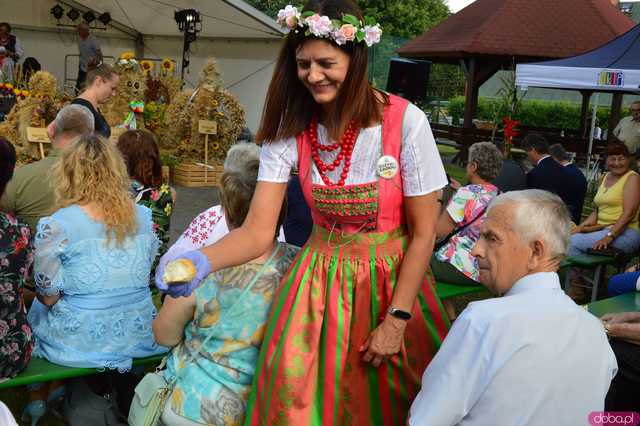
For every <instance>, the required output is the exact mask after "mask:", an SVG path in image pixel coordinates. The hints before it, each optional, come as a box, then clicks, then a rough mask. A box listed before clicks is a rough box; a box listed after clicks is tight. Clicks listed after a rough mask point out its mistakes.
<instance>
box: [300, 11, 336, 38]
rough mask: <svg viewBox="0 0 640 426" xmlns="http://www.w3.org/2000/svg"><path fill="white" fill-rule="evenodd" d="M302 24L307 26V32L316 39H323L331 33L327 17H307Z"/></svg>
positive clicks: (330, 25) (316, 15)
mask: <svg viewBox="0 0 640 426" xmlns="http://www.w3.org/2000/svg"><path fill="white" fill-rule="evenodd" d="M304 22H305V23H306V24H307V25H308V26H309V31H310V32H311V34H313V35H314V36H316V37H324V36H326V35H328V34H330V33H331V29H332V28H331V27H332V24H331V19H329V17H328V16H320V15H318V14H317V13H316V14H313V15H311V16H309V17H308V18H307V19H305V20H304Z"/></svg>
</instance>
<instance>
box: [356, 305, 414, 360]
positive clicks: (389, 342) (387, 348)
mask: <svg viewBox="0 0 640 426" xmlns="http://www.w3.org/2000/svg"><path fill="white" fill-rule="evenodd" d="M406 327H407V322H406V321H404V320H401V319H399V318H395V317H393V316H391V315H387V316H386V317H385V319H384V321H382V323H381V324H380V325H379V326H378V327H376V329H375V330H373V331H372V332H371V334H370V335H369V337H368V338H367V340H366V341H365V342H364V344H363V345H362V346H361V347H360V352H364V353H365V354H364V356H363V357H362V359H363V360H364V361H365V362H370V363H371V364H373V366H374V367H376V368H377V367H379V366H380V364H382V362H383V361H384V360H385V359H386V358H389V357H391V356H393V355H395V354H397V353H398V352H400V349H401V348H402V344H403V341H404V330H405V328H406Z"/></svg>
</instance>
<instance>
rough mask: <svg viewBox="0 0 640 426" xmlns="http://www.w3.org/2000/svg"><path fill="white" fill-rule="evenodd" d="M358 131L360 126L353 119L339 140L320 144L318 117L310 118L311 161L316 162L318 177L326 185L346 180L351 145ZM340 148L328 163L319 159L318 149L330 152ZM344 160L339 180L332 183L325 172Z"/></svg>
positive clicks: (356, 137)
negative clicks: (328, 143) (329, 143)
mask: <svg viewBox="0 0 640 426" xmlns="http://www.w3.org/2000/svg"><path fill="white" fill-rule="evenodd" d="M359 133H360V128H359V127H358V126H357V125H356V123H355V121H354V120H351V122H350V123H349V126H348V127H347V130H345V132H344V134H343V135H342V138H340V142H336V143H333V144H331V145H321V144H320V143H319V142H318V119H317V118H315V117H314V118H313V119H311V123H309V137H310V139H311V158H313V162H314V163H316V167H317V168H318V172H319V173H320V177H321V178H322V181H323V182H324V183H325V185H327V186H344V182H345V181H346V180H347V175H348V174H349V168H350V167H351V154H352V153H353V147H354V146H355V144H356V139H358V134H359ZM338 148H340V151H339V152H338V154H337V155H336V158H335V160H333V162H332V163H330V164H325V163H324V162H323V161H322V160H321V159H320V155H319V154H318V151H319V150H320V151H327V152H332V151H335V150H337V149H338ZM342 160H344V165H343V166H342V173H340V180H339V181H338V183H333V182H331V180H330V179H329V177H328V176H327V172H331V171H333V170H335V169H336V167H338V166H339V165H340V163H341V162H342Z"/></svg>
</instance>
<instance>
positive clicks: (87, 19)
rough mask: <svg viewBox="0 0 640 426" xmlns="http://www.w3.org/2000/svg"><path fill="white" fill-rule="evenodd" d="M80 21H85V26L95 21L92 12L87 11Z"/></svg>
mask: <svg viewBox="0 0 640 426" xmlns="http://www.w3.org/2000/svg"><path fill="white" fill-rule="evenodd" d="M82 19H84V21H85V22H86V23H87V24H90V23H92V22H93V21H95V20H96V15H95V14H94V13H93V12H92V11H90V10H87V11H86V12H85V13H84V14H83V15H82Z"/></svg>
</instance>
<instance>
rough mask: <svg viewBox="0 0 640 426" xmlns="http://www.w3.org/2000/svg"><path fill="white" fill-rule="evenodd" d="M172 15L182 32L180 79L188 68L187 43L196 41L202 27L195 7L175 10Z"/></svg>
mask: <svg viewBox="0 0 640 426" xmlns="http://www.w3.org/2000/svg"><path fill="white" fill-rule="evenodd" d="M173 17H174V18H175V20H176V23H177V24H178V30H180V32H182V33H184V45H183V48H182V73H181V74H182V81H184V70H185V69H187V68H189V45H190V44H191V43H193V42H194V41H196V38H197V36H198V33H199V32H200V30H201V29H202V24H201V21H200V12H198V11H197V10H195V9H182V10H176V12H175V13H174V15H173Z"/></svg>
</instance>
